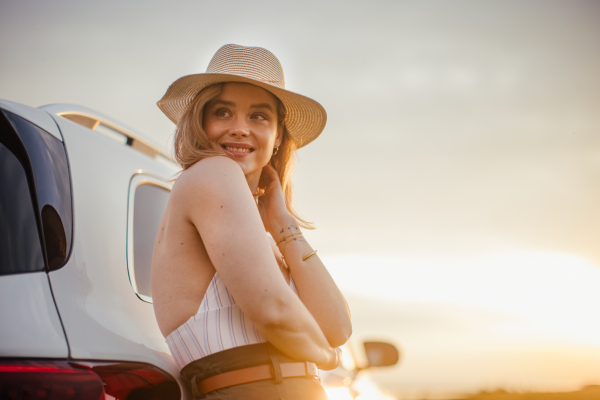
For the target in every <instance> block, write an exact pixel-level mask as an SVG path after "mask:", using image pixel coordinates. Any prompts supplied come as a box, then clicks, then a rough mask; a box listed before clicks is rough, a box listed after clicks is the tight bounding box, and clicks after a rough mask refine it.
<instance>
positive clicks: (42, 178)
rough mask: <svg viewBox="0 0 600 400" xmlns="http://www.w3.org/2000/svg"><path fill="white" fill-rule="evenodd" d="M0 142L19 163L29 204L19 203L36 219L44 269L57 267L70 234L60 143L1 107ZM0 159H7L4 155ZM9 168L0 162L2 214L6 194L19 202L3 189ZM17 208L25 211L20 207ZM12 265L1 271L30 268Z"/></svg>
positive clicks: (66, 173)
mask: <svg viewBox="0 0 600 400" xmlns="http://www.w3.org/2000/svg"><path fill="white" fill-rule="evenodd" d="M0 143H2V144H3V145H4V147H5V149H4V152H5V153H6V152H10V153H12V155H13V157H14V158H16V159H17V161H18V163H19V164H20V165H21V170H22V172H23V176H24V177H25V178H24V179H25V181H24V182H25V183H24V184H25V185H26V187H27V188H28V191H29V193H30V200H29V203H28V205H23V208H26V207H29V205H31V207H32V209H33V210H32V215H33V221H34V222H36V225H37V228H38V229H37V230H38V232H39V233H38V235H39V236H41V239H42V244H41V252H42V253H41V254H42V258H43V254H44V253H43V252H44V251H45V252H46V254H45V255H46V257H45V258H46V265H47V268H48V269H49V270H55V269H58V268H60V267H62V266H63V265H64V264H65V262H66V261H67V258H68V256H69V253H70V250H71V242H72V236H73V214H72V205H71V183H70V176H69V166H68V161H67V154H66V151H65V147H64V144H63V143H62V142H61V141H60V140H58V139H57V138H56V137H54V136H52V135H51V134H49V133H48V132H46V131H44V130H43V129H41V128H39V127H38V126H36V125H34V124H32V123H31V122H29V121H27V120H25V119H23V118H21V117H19V116H17V115H15V114H12V113H10V112H7V111H4V110H3V111H2V113H0ZM3 158H4V157H3ZM0 162H4V163H10V162H11V161H10V160H9V158H6V160H3V161H0ZM9 167H10V166H9V165H8V164H7V165H4V164H3V165H2V171H1V174H2V176H3V179H2V181H0V185H1V186H2V192H3V196H4V197H5V200H4V201H5V204H6V206H5V207H6V208H5V209H3V210H2V211H1V212H2V213H8V212H9V208H8V203H9V200H6V199H8V197H9V196H13V197H12V200H10V202H13V203H14V204H15V207H18V205H19V203H18V201H19V199H18V198H17V197H15V196H17V194H16V193H17V192H15V191H14V190H5V188H4V185H5V182H4V181H5V180H6V179H7V178H4V175H8V174H10V172H9V170H8V169H7V168H9ZM13 169H14V168H13ZM11 179H16V178H14V177H11ZM6 182H8V181H6ZM6 185H8V183H6ZM21 204H23V203H21ZM3 207H4V206H3ZM17 211H18V212H19V213H23V212H25V211H23V210H20V209H19V210H17ZM13 212H16V211H14V210H13ZM3 218H8V217H6V216H4V217H3ZM7 229H8V228H7ZM4 234H5V233H4V232H3V235H4ZM3 240H4V239H3ZM7 240H8V239H7ZM5 243H8V241H6V242H5ZM13 267H14V268H16V269H13V270H11V272H5V273H18V272H30V271H32V269H31V268H32V267H29V266H27V265H25V264H23V265H21V266H18V265H16V264H14V265H13ZM42 268H43V265H42ZM34 270H39V269H34Z"/></svg>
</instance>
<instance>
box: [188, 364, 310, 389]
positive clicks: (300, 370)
mask: <svg viewBox="0 0 600 400" xmlns="http://www.w3.org/2000/svg"><path fill="white" fill-rule="evenodd" d="M279 366H280V368H281V378H294V377H300V376H312V377H317V378H318V377H319V373H318V372H317V365H316V364H315V363H313V362H309V361H306V362H298V363H282V364H279ZM276 378H277V377H276V374H275V372H274V371H273V367H272V366H271V365H259V366H258V367H250V368H243V369H237V370H235V371H229V372H225V373H222V374H219V375H215V376H211V377H210V378H207V379H204V380H203V381H200V382H197V383H196V387H197V388H198V392H199V393H200V395H204V394H206V393H209V392H212V391H213V390H217V389H223V388H226V387H229V386H235V385H241V384H244V383H250V382H256V381H263V380H266V379H276Z"/></svg>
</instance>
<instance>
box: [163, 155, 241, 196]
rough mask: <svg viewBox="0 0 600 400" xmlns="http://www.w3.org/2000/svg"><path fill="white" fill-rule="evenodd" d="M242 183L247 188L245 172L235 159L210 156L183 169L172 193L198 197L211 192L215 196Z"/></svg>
mask: <svg viewBox="0 0 600 400" xmlns="http://www.w3.org/2000/svg"><path fill="white" fill-rule="evenodd" d="M240 185H245V186H246V188H247V184H246V179H245V178H244V173H243V172H242V169H241V168H240V166H239V165H238V164H237V163H236V162H235V161H233V160H232V159H230V158H228V157H219V156H216V157H208V158H205V159H204V160H201V161H198V162H197V163H195V164H194V165H192V166H191V167H190V168H188V169H187V170H185V171H183V172H182V173H181V175H180V176H179V177H178V178H177V180H176V181H175V184H174V185H173V191H172V193H171V194H172V195H174V196H175V197H178V198H190V196H191V197H193V198H198V197H204V196H205V195H206V194H209V193H208V192H210V195H211V196H214V195H218V194H219V193H221V192H223V191H224V192H227V191H228V190H231V189H234V188H235V187H236V186H240ZM243 187H244V186H242V188H243Z"/></svg>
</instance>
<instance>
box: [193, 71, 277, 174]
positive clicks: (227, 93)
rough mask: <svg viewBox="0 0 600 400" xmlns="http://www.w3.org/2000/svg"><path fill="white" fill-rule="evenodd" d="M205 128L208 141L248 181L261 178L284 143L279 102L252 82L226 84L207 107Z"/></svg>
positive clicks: (203, 122) (204, 118)
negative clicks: (278, 118) (223, 154)
mask: <svg viewBox="0 0 600 400" xmlns="http://www.w3.org/2000/svg"><path fill="white" fill-rule="evenodd" d="M202 127H203V128H204V131H205V132H206V135H207V136H208V139H209V140H210V141H211V142H213V143H214V144H215V146H219V147H221V148H223V149H224V150H225V151H226V152H227V153H228V154H229V155H230V156H231V157H232V158H233V159H234V160H235V161H236V162H237V163H238V164H239V165H240V167H242V170H243V171H244V175H246V177H247V178H249V175H256V179H258V177H260V173H261V172H262V168H263V167H264V166H265V165H267V164H268V163H269V160H270V159H271V156H272V154H273V148H274V147H279V144H280V143H281V134H278V133H279V132H280V131H281V130H280V129H279V125H278V121H277V99H276V98H275V96H273V95H272V94H271V93H269V92H268V91H266V90H264V89H262V88H259V87H258V86H254V85H251V84H249V83H233V82H232V83H226V84H225V85H223V90H222V91H221V93H220V94H219V95H218V96H217V97H216V98H214V99H213V100H212V101H210V102H209V103H208V104H206V106H205V109H204V117H203V119H202ZM257 172H258V174H256V173H257Z"/></svg>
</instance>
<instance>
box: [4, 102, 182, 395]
mask: <svg viewBox="0 0 600 400" xmlns="http://www.w3.org/2000/svg"><path fill="white" fill-rule="evenodd" d="M178 170H179V167H178V165H177V164H175V163H174V162H173V161H171V160H170V158H169V157H168V155H166V154H164V153H163V152H162V151H161V150H160V149H158V148H157V147H156V146H153V145H151V144H150V143H148V142H147V141H145V140H144V139H143V138H142V137H141V136H140V135H137V134H135V133H133V132H132V131H130V130H128V129H125V128H123V127H122V126H120V125H118V124H117V123H115V122H113V121H111V120H110V119H108V118H106V117H104V116H102V115H100V114H98V113H96V112H93V111H91V110H87V109H85V108H82V107H78V106H72V105H50V106H44V107H40V108H39V109H36V108H31V107H27V106H24V105H20V104H17V103H13V102H8V101H3V100H0V398H1V399H11V400H12V399H39V400H42V399H44V400H46V399H48V400H49V399H62V400H71V399H72V400H88V399H90V400H91V399H137V398H145V399H181V398H183V399H187V398H191V396H190V394H189V392H188V388H187V385H186V384H185V383H183V382H182V381H181V380H180V376H179V371H178V369H177V366H176V364H175V363H174V361H173V359H172V357H171V355H170V354H169V350H168V348H167V345H166V343H165V340H164V338H163V336H162V335H161V333H160V331H159V329H158V326H157V324H156V319H155V317H154V310H153V308H152V303H151V301H152V293H151V292H150V261H151V257H152V247H153V245H154V238H155V235H156V231H157V227H158V223H159V221H160V219H161V217H162V214H163V212H164V209H165V206H166V203H167V199H168V196H169V191H170V187H171V185H170V183H169V179H170V178H171V177H172V176H173V175H174V174H175V173H176V172H177V171H178Z"/></svg>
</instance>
